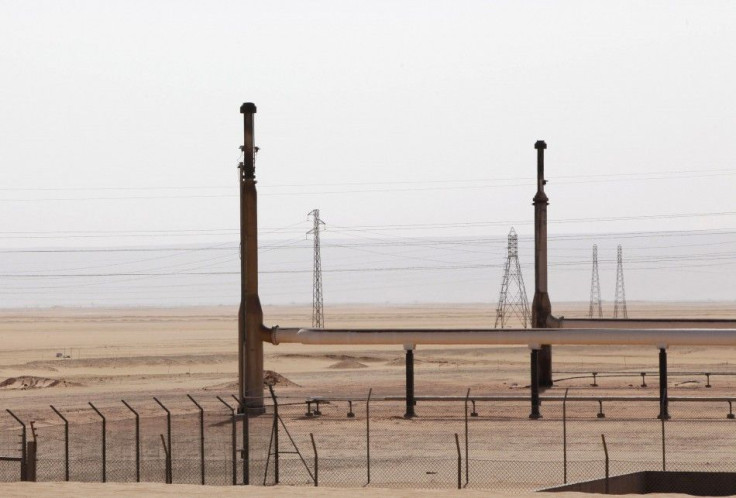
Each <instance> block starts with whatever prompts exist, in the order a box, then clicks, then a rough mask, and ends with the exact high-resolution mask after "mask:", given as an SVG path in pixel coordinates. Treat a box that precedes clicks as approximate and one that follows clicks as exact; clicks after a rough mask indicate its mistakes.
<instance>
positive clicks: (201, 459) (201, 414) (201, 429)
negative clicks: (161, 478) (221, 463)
mask: <svg viewBox="0 0 736 498" xmlns="http://www.w3.org/2000/svg"><path fill="white" fill-rule="evenodd" d="M187 398H189V399H190V400H191V402H192V403H194V406H196V407H197V408H199V474H200V476H201V477H202V485H204V408H202V406H201V405H200V404H199V403H197V402H196V401H195V399H194V398H192V396H191V395H189V394H187Z"/></svg>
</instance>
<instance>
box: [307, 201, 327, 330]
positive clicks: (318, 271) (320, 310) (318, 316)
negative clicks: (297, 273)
mask: <svg viewBox="0 0 736 498" xmlns="http://www.w3.org/2000/svg"><path fill="white" fill-rule="evenodd" d="M307 216H312V218H313V219H314V227H313V228H312V229H311V230H310V231H308V232H307V235H309V234H312V235H313V236H314V272H313V277H312V327H314V328H319V329H321V328H324V326H325V315H324V306H323V304H322V257H321V256H320V252H319V231H320V225H324V224H325V222H324V221H322V220H321V219H320V218H319V209H314V210H312V211H311V212H310V213H309V214H308V215H307Z"/></svg>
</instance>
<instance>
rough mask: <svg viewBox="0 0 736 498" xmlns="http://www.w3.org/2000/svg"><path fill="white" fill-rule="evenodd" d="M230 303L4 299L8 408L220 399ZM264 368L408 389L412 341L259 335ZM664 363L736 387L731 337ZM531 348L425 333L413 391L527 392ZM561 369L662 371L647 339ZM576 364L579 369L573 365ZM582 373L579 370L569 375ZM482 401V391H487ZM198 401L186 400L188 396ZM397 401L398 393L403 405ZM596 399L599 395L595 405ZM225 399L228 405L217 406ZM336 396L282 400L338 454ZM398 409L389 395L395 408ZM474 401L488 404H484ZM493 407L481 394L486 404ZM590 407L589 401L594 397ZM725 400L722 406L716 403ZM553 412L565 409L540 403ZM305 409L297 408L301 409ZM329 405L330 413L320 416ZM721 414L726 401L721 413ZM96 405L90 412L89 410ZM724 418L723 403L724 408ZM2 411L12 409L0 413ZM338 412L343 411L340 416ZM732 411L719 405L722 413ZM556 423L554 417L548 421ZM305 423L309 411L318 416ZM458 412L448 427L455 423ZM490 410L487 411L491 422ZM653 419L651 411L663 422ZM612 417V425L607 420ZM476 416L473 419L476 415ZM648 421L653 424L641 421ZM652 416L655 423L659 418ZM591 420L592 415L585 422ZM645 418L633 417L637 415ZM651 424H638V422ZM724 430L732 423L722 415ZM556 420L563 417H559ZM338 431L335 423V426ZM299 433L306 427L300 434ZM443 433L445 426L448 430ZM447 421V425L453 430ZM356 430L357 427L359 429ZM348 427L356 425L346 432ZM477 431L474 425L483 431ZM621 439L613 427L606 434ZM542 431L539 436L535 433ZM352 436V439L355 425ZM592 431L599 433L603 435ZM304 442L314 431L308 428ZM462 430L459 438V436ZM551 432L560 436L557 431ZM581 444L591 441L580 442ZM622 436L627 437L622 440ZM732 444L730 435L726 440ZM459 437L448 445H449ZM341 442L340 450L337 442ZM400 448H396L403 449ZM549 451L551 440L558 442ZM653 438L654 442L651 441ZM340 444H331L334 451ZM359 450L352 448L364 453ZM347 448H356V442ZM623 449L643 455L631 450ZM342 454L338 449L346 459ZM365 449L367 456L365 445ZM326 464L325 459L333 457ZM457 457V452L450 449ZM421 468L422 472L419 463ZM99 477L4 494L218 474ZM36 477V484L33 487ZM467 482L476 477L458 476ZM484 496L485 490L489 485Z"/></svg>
mask: <svg viewBox="0 0 736 498" xmlns="http://www.w3.org/2000/svg"><path fill="white" fill-rule="evenodd" d="M310 311H311V310H310V308H308V307H273V308H266V309H265V314H266V317H267V323H268V324H279V325H281V326H300V325H302V326H303V325H305V324H308V323H309V321H310V315H309V313H310ZM586 311H587V305H586V304H585V303H563V304H561V305H559V306H557V307H556V309H555V312H556V313H558V314H563V315H565V316H567V317H574V316H584V313H585V312H586ZM629 315H630V317H658V316H680V317H688V316H691V317H723V318H736V306H734V305H733V303H710V304H688V303H668V304H666V305H662V304H657V303H629ZM235 317H236V309H235V308H231V307H216V308H187V309H147V308H142V309H63V308H59V309H44V310H6V311H2V312H0V338H1V339H2V344H3V347H2V351H0V408H2V409H3V410H4V409H5V408H10V409H12V410H14V411H15V412H16V413H19V414H21V416H23V417H28V419H35V420H40V421H41V422H44V421H46V422H48V423H52V422H53V423H58V421H55V420H54V415H53V414H52V413H51V412H50V410H49V408H48V406H49V404H53V405H55V406H57V407H59V408H60V409H62V410H63V411H65V412H67V413H71V412H73V411H74V410H76V411H77V412H79V413H82V412H83V413H84V414H86V415H85V416H87V415H89V412H90V410H89V408H88V407H87V402H88V401H93V402H94V403H95V405H96V406H98V407H100V408H102V409H103V411H106V412H107V413H110V410H111V409H112V408H111V407H115V409H116V410H123V411H124V409H123V408H121V404H120V399H126V400H128V401H129V402H131V403H133V404H135V405H136V406H139V407H141V408H140V409H141V411H142V412H144V413H145V412H148V413H149V414H151V413H157V414H159V415H160V408H159V407H158V406H156V405H155V404H154V403H153V402H152V397H153V396H157V397H158V398H160V399H162V400H165V401H166V402H167V403H172V404H175V405H176V404H177V403H178V404H179V405H177V406H183V405H184V404H186V403H188V401H187V399H186V397H185V394H187V393H189V394H192V395H193V396H195V397H196V398H197V399H199V400H201V402H202V403H203V404H204V405H205V406H206V407H207V408H208V409H210V408H216V405H218V402H217V401H216V399H215V398H214V396H215V395H216V394H220V395H227V394H228V393H231V392H235V386H236V384H235V381H236V377H237V357H236V354H235V352H236V350H237V347H236V337H237V321H236V318H235ZM493 320H494V312H493V310H492V309H491V308H490V307H488V306H480V305H464V306H401V307H398V306H397V307H380V308H376V307H368V306H345V307H339V308H332V309H329V310H328V313H327V323H328V326H330V327H347V326H349V327H355V328H357V327H373V328H376V327H389V326H390V327H407V328H409V327H428V326H433V327H448V328H451V327H490V326H492V324H493ZM265 354H266V359H265V362H266V368H267V369H269V370H274V371H276V372H278V373H279V374H281V375H283V376H284V377H286V378H288V379H289V380H290V381H291V382H290V383H282V384H280V385H278V386H277V392H278V393H279V395H280V396H284V397H289V396H292V397H295V398H296V399H299V400H303V399H304V398H305V397H307V396H316V395H322V396H356V397H361V396H365V395H366V394H367V391H368V389H369V388H373V392H374V395H377V396H380V395H402V394H403V392H404V353H403V350H402V349H401V348H400V347H395V346H386V347H319V346H303V345H294V344H287V345H280V346H272V345H266V346H265ZM669 355H670V357H669V367H670V371H671V373H673V374H677V373H678V372H679V373H682V372H687V373H686V374H682V375H681V376H677V375H674V376H673V377H672V383H671V384H672V385H671V386H670V396H678V395H687V396H727V395H732V394H733V393H734V391H735V390H736V376H714V377H712V378H711V384H712V385H713V387H712V388H710V389H706V388H705V382H706V379H705V377H704V376H703V375H698V374H697V372H721V373H736V361H735V360H734V350H733V349H732V348H703V347H681V348H671V349H670V351H669ZM528 361H529V351H528V349H527V348H525V347H451V346H450V347H442V346H437V347H420V348H419V349H418V350H417V352H416V374H417V378H416V391H417V394H419V395H421V394H427V395H428V394H442V395H456V396H462V395H464V394H465V392H466V390H467V389H468V388H470V389H471V390H472V392H473V393H474V394H487V395H515V396H522V397H526V396H528V388H527V385H528V375H529V373H528ZM554 369H555V372H556V375H555V378H556V379H565V378H570V377H572V378H570V379H568V380H559V381H558V382H556V385H555V387H554V388H552V389H550V390H548V391H547V393H546V394H548V395H554V394H562V393H563V392H564V390H565V389H566V388H570V389H571V395H576V394H577V395H611V394H621V395H637V396H656V379H655V378H654V376H652V377H650V378H648V379H650V380H649V382H650V385H649V387H648V388H641V387H640V380H641V379H640V378H639V377H638V372H640V371H650V372H654V371H656V369H657V350H656V349H654V348H644V347H607V348H591V347H555V348H554ZM593 371H596V372H621V371H626V372H630V373H631V375H628V376H624V377H600V378H599V379H598V384H599V386H597V387H593V386H591V383H592V379H591V378H590V377H582V378H580V375H578V374H586V375H587V374H589V373H590V372H593ZM568 372H571V373H568ZM575 377H578V378H575ZM479 406H480V405H479ZM189 408H191V407H189ZM400 408H401V407H400V406H399V408H398V409H400ZM596 408H597V407H592V409H593V410H595V409H596ZM220 409H222V407H221V406H220ZM330 409H331V408H330V407H328V408H326V409H324V410H325V412H326V414H325V416H324V417H323V418H324V422H325V423H322V422H320V424H322V425H318V426H316V427H315V426H314V425H313V422H311V419H310V420H307V419H304V418H303V413H302V412H303V408H302V407H298V408H295V411H294V413H290V412H289V411H288V410H285V416H287V417H290V421H289V424H291V427H293V430H294V431H295V432H298V433H299V434H300V437H307V436H308V433H309V432H311V431H315V432H316V433H317V437H318V438H320V441H321V444H323V445H324V446H326V448H325V452H326V453H327V454H328V455H330V454H332V455H333V456H334V457H335V458H338V457H339V458H341V457H342V455H343V454H344V455H348V453H347V452H346V451H347V450H344V448H341V447H339V445H335V446H334V447H331V446H330V443H329V442H327V443H325V440H326V438H327V437H328V436H329V435H331V436H332V437H333V438H334V439H338V440H339V438H340V434H341V431H343V427H348V426H343V425H340V424H343V423H348V422H347V420H346V419H345V418H344V413H343V412H344V407H342V406H339V407H338V406H335V407H334V411H335V413H334V414H333V415H330V413H329V410H330ZM391 409H392V410H394V411H395V409H396V408H395V407H394V408H391ZM479 409H480V408H479ZM483 409H484V410H485V409H486V408H485V407H483ZM586 409H587V408H586ZM717 409H718V410H721V409H722V407H720V406H719V407H718V408H717ZM545 410H547V411H546V413H551V412H554V413H555V415H554V416H551V417H550V421H549V422H548V423H549V424H553V421H552V420H551V419H553V418H554V417H558V416H559V414H558V413H557V411H558V409H557V408H555V409H554V410H553V409H552V408H551V407H545ZM297 411H299V413H297ZM418 411H419V412H420V415H421V416H422V417H423V418H421V420H422V421H421V422H417V423H412V424H413V425H404V426H401V428H400V430H401V431H402V435H404V436H406V437H409V438H416V440H417V441H419V440H421V439H423V438H424V436H425V435H427V434H434V433H433V431H439V430H448V431H451V432H458V431H461V430H462V429H461V428H460V426H457V427H455V425H457V424H456V422H457V420H458V419H457V418H456V419H454V420H453V421H452V422H451V424H450V423H448V422H447V421H446V420H444V419H443V418H442V417H441V416H439V415H437V413H436V412H433V413H434V415H432V413H430V410H429V408H428V407H422V406H419V407H418ZM527 411H528V406H527V403H526V402H524V403H520V404H519V406H514V407H511V408H509V409H508V413H507V414H506V415H508V416H510V417H518V420H521V421H523V420H524V419H525V418H526V413H527ZM376 413H377V415H376V416H377V417H379V420H377V421H376V424H375V427H376V430H377V431H379V432H378V435H377V436H376V438H377V439H376V440H377V443H376V445H377V448H376V454H377V455H378V456H380V455H381V451H384V452H388V451H389V450H390V448H392V445H393V444H395V442H394V441H392V440H391V439H390V438H386V439H384V440H383V441H382V440H381V439H380V431H381V430H382V428H383V429H385V430H386V434H391V433H392V432H391V431H395V430H397V429H396V427H397V423H398V422H397V421H396V415H397V414H396V413H392V412H391V413H389V412H387V413H386V415H385V417H383V418H381V417H382V415H381V412H380V408H376ZM330 416H334V420H335V423H334V424H327V423H326V421H327V420H328V419H329V418H330ZM718 416H719V417H721V415H720V414H719V415H718ZM92 417H94V414H92ZM722 418H723V417H722ZM6 419H7V420H6ZM338 419H339V420H338ZM724 420H725V418H724ZM496 423H498V421H497V420H495V421H494V420H486V421H483V420H480V419H479V420H478V421H477V424H476V426H475V427H477V429H476V433H477V434H481V433H486V432H487V433H489V434H499V433H503V431H504V429H503V426H501V425H494V424H496ZM554 423H556V422H554ZM12 424H13V421H12V420H11V419H10V418H9V417H7V416H4V417H3V420H2V421H0V425H3V426H9V425H12ZM310 424H311V425H310ZM448 424H450V425H452V424H455V425H453V426H452V428H449V425H448ZM482 424H486V425H485V426H484V425H482ZM655 425H656V424H655ZM538 427H540V431H539V432H538V433H534V432H533V431H532V432H531V433H529V435H528V436H527V438H528V439H527V440H524V439H523V438H522V439H519V438H518V437H512V438H510V439H509V440H508V441H507V442H504V443H502V444H499V442H498V441H497V440H494V441H493V445H494V448H495V449H494V451H495V452H496V453H494V455H495V456H494V458H499V459H503V458H505V457H506V456H507V455H510V457H512V458H521V459H523V458H524V457H523V455H522V452H523V451H525V450H524V449H525V448H528V447H529V444H528V443H529V442H530V441H535V442H536V441H537V440H539V441H542V440H543V438H545V437H547V435H546V434H547V432H544V431H543V430H542V429H541V428H542V427H544V426H543V425H539V426H538ZM611 427H613V425H612V426H611ZM471 429H472V428H471ZM650 429H651V428H648V427H647V429H646V430H647V431H649V430H650ZM653 429H654V430H655V432H656V430H658V429H657V427H654V426H653ZM586 430H587V429H586ZM617 430H619V432H621V433H626V432H627V431H629V430H631V429H630V427H628V426H626V425H621V426H620V427H619V428H618V429H617ZM637 430H638V429H637ZM642 430H643V429H642ZM728 430H729V431H730V429H728ZM552 431H553V433H554V434H555V436H554V437H555V438H556V437H557V436H556V434H557V432H558V428H557V426H556V425H555V426H554V428H553V429H552ZM596 431H598V429H597V428H595V427H591V429H590V431H589V432H591V434H593V435H595V437H596V438H598V437H599V432H596ZM332 432H334V434H332ZM302 433H303V434H302ZM448 434H450V433H449V432H448ZM450 435H451V434H450ZM352 436H355V437H356V438H358V437H359V436H360V432H358V433H356V434H353V435H352ZM352 436H351V437H352ZM480 437H481V436H478V440H480ZM611 437H612V441H613V444H614V448H615V444H617V441H616V437H615V435H613V434H612V435H611ZM534 438H538V439H534ZM356 441H357V439H356ZM597 441H598V439H596V440H595V445H597V444H598V442H597ZM303 444H304V445H305V446H308V443H307V442H306V441H304V442H303ZM452 444H454V443H452ZM555 444H557V443H555ZM586 444H587V443H586ZM621 444H623V443H621ZM723 444H724V445H726V446H728V445H729V444H730V443H728V442H727V441H724V442H723ZM590 446H591V447H590V448H588V447H587V446H586V447H585V448H582V446H581V453H580V456H579V457H580V458H581V459H585V458H589V457H588V456H587V455H588V453H585V452H586V451H589V452H594V453H595V458H598V457H599V455H598V453H599V448H598V447H597V446H595V447H593V445H592V444H591V445H590ZM446 447H447V445H445V442H444V440H443V441H441V442H438V443H437V447H436V448H435V447H433V446H431V445H429V446H427V451H437V452H438V454H440V453H442V454H444V453H443V452H445V448H446ZM449 448H450V450H452V446H450V447H449ZM341 451H342V452H343V453H341ZM397 451H398V450H397ZM554 451H557V449H555V450H554ZM656 451H657V449H656V447H654V448H653V453H654V454H655V455H656ZM330 452H333V453H330ZM356 454H357V453H356ZM350 455H352V453H350ZM550 455H551V454H547V453H544V451H542V452H540V453H539V454H535V455H532V454H530V455H529V457H528V460H530V461H533V460H534V459H535V458H541V459H546V458H553V459H559V455H557V454H556V453H555V454H554V455H551V456H550ZM623 456H624V457H625V458H629V456H631V457H632V458H633V457H635V456H636V455H635V452H633V453H631V454H630V455H629V456H626V455H623ZM339 458H338V459H339ZM358 458H360V457H359V456H358ZM327 464H329V460H328V461H327ZM449 465H450V466H451V465H453V464H452V462H451V461H449ZM422 473H423V472H422ZM100 486H101V485H96V484H63V485H58V484H37V485H33V486H31V485H27V484H21V483H17V484H10V485H5V484H2V485H0V495H2V496H27V495H29V494H34V495H41V496H43V495H45V494H47V493H48V494H50V493H54V495H55V496H66V495H67V494H68V495H70V496H71V495H74V496H77V495H79V494H80V493H82V491H83V490H84V492H83V493H82V494H90V495H95V496H107V495H111V494H123V495H127V494H133V493H134V494H141V493H144V494H152V495H159V494H161V495H165V494H171V493H176V494H177V495H181V494H185V495H190V494H191V495H192V496H196V495H198V494H204V493H208V494H211V491H209V490H211V488H206V487H205V488H202V487H196V486H183V485H174V486H166V485H156V484H146V485H132V484H125V485H123V484H110V485H105V486H102V487H100ZM31 489H32V491H30V490H31ZM217 492H218V493H222V494H225V495H226V494H228V493H235V492H238V490H235V489H231V488H218V491H217ZM312 492H317V491H316V490H312V489H310V488H308V487H300V488H296V490H294V489H292V488H288V487H277V488H275V489H268V490H264V489H257V490H252V491H251V493H252V494H256V495H258V496H260V495H263V496H281V495H282V494H290V495H291V494H294V493H298V494H299V495H306V494H308V493H312ZM319 493H320V494H321V495H324V494H328V495H330V494H337V493H340V495H341V496H343V495H344V494H346V493H350V494H351V495H352V494H355V495H362V494H365V495H366V496H372V495H377V494H379V493H380V494H382V495H386V494H388V495H390V496H418V495H419V494H421V495H422V496H426V495H432V494H435V493H442V494H443V495H448V494H452V492H451V491H447V490H445V491H437V492H432V491H427V490H421V491H416V490H415V491H412V490H405V489H404V490H392V491H390V492H385V491H382V490H379V489H352V488H351V489H350V490H349V491H345V490H341V489H336V488H329V489H328V488H322V487H321V488H320V490H319ZM462 494H463V495H464V496H468V495H472V496H474V495H475V494H478V495H479V492H478V491H473V490H470V489H468V490H463V491H462ZM483 495H484V496H487V495H488V494H487V492H483Z"/></svg>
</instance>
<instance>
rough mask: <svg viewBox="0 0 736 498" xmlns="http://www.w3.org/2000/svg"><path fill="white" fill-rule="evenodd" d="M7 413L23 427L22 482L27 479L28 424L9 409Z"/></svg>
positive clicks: (21, 450)
mask: <svg viewBox="0 0 736 498" xmlns="http://www.w3.org/2000/svg"><path fill="white" fill-rule="evenodd" d="M5 411H6V412H8V413H9V414H10V416H11V417H13V418H14V419H15V420H17V421H18V423H19V424H20V425H21V427H23V432H22V433H21V441H20V445H21V446H20V480H21V481H25V480H27V479H26V424H24V423H23V421H22V420H21V419H19V418H18V417H17V416H16V415H15V413H13V412H11V411H10V409H9V408H6V409H5Z"/></svg>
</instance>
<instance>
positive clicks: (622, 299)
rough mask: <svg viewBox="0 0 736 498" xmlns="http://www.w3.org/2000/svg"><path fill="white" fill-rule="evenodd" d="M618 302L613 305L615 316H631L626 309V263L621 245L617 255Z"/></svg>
mask: <svg viewBox="0 0 736 498" xmlns="http://www.w3.org/2000/svg"><path fill="white" fill-rule="evenodd" d="M616 260H617V265H616V302H615V304H614V305H613V318H619V315H620V317H621V318H629V314H628V313H627V311H626V290H625V289H624V263H623V255H622V252H621V245H620V244H619V246H618V254H617V256H616Z"/></svg>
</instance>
